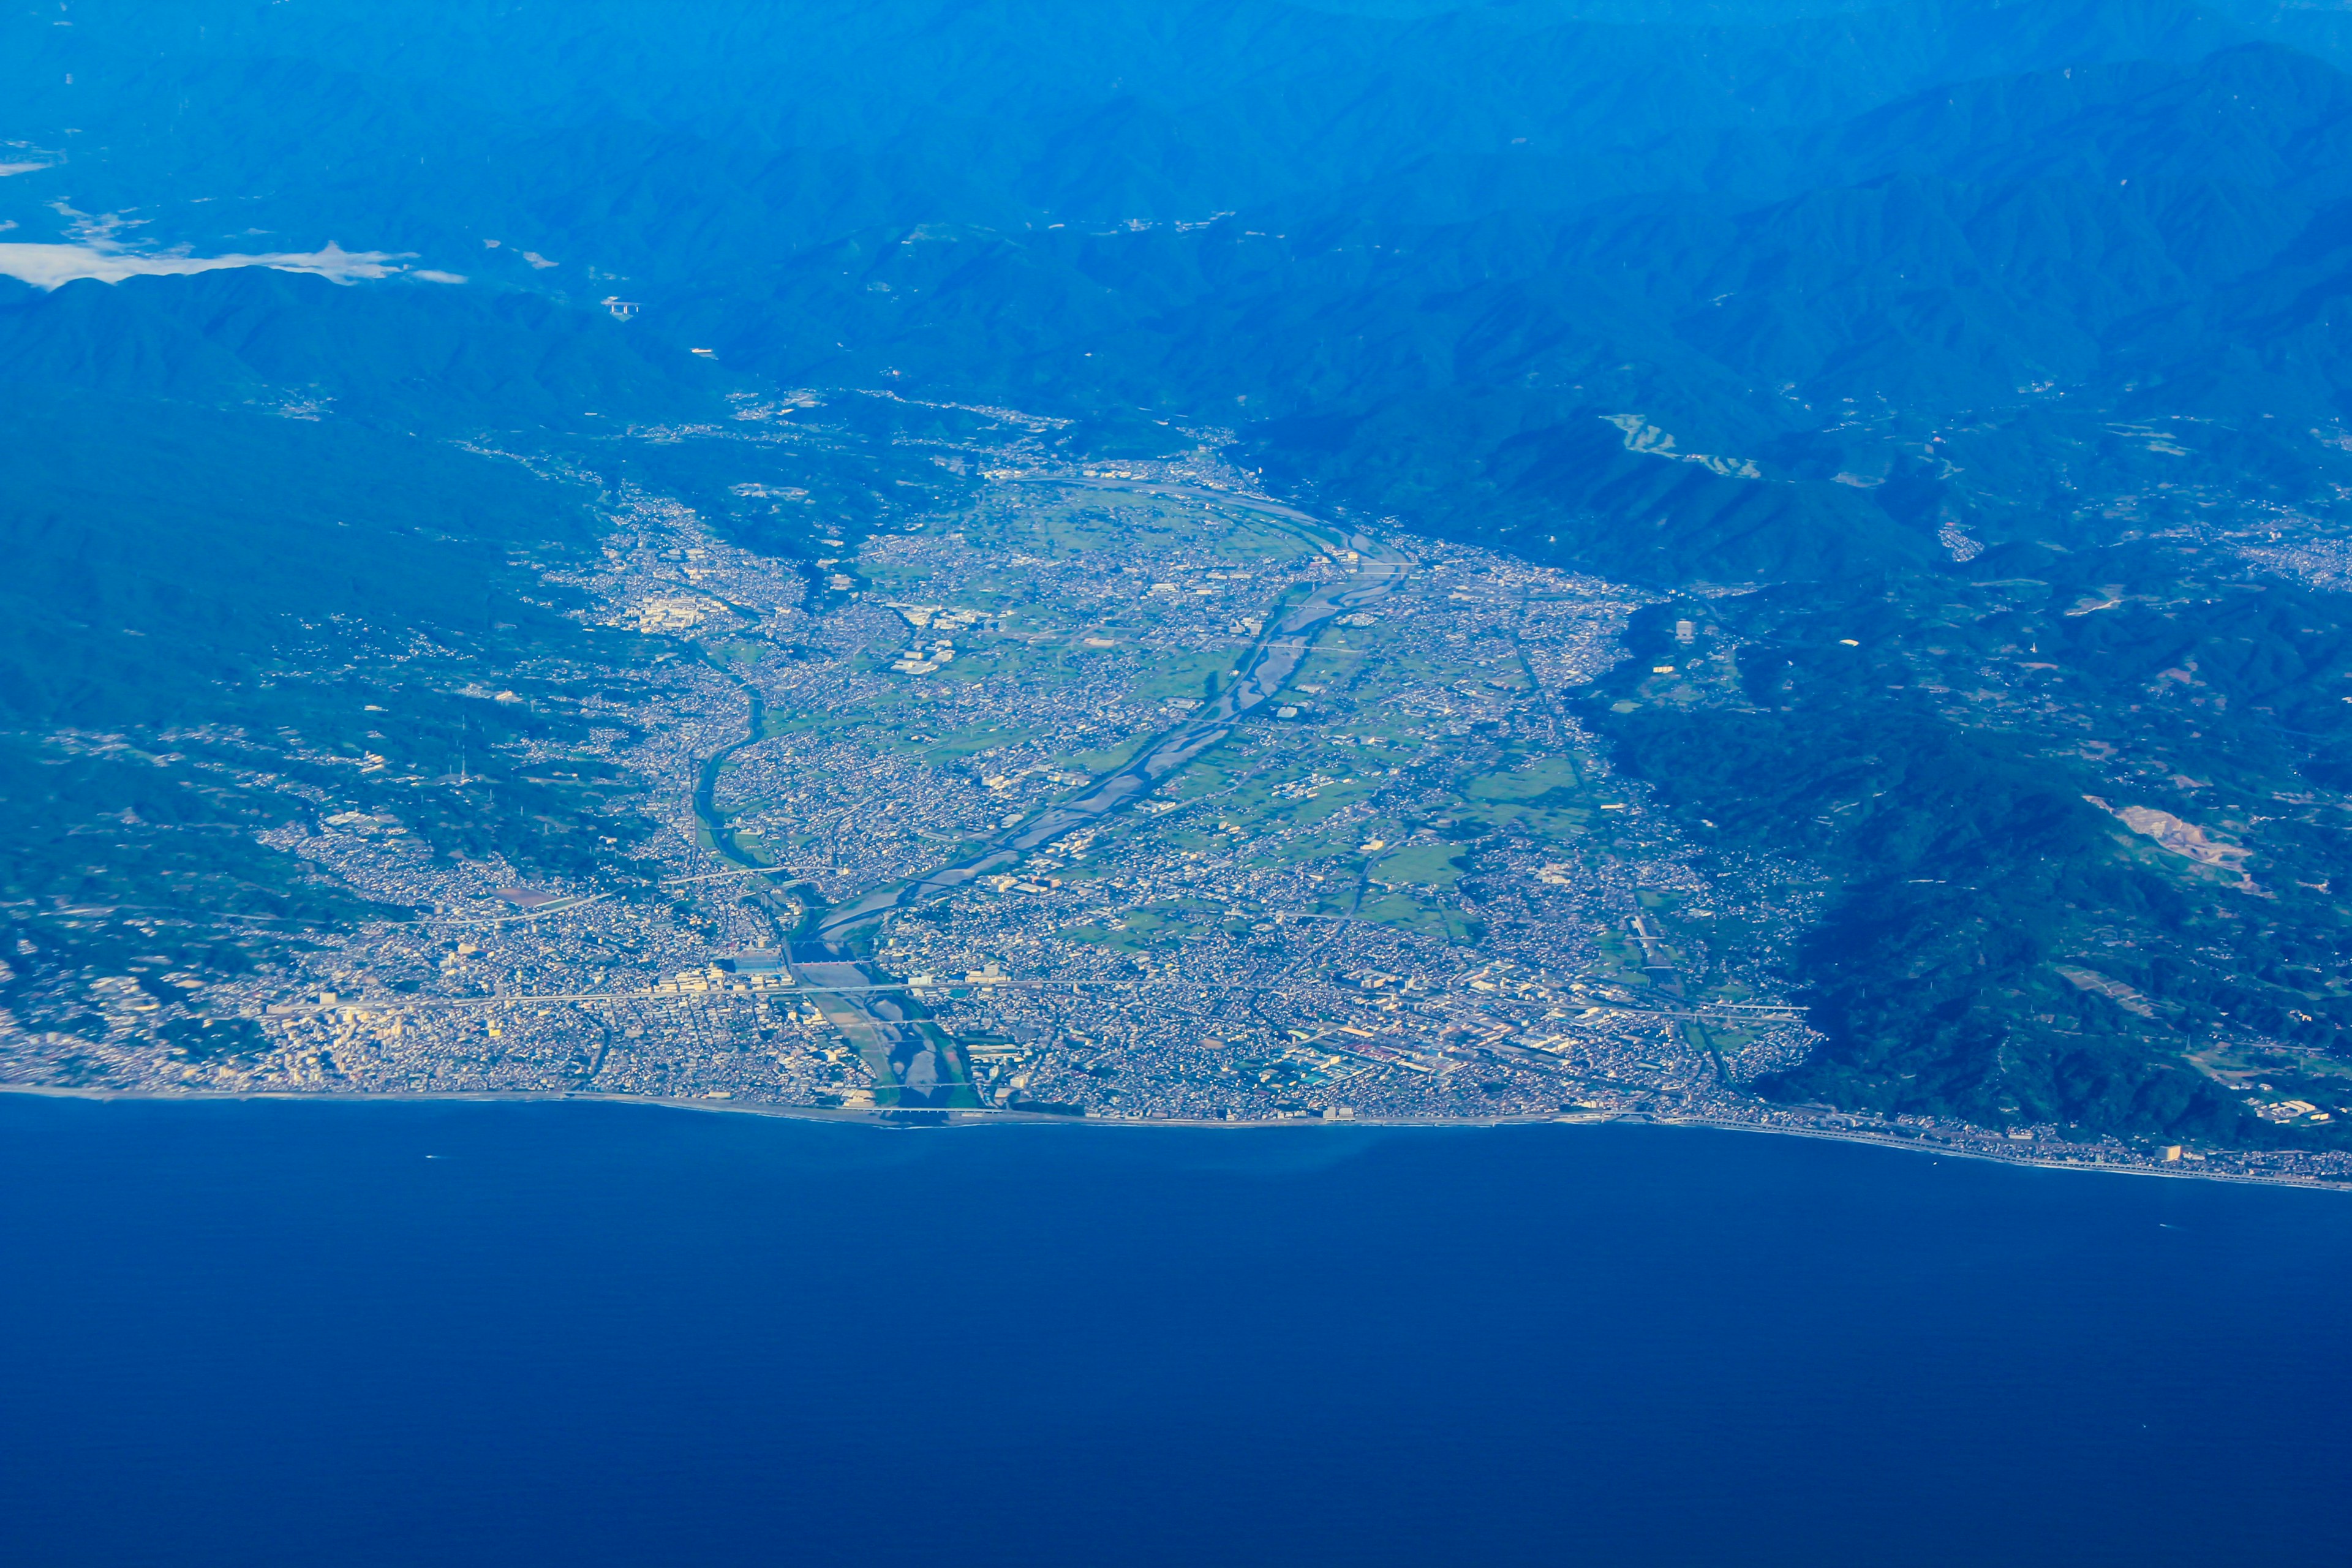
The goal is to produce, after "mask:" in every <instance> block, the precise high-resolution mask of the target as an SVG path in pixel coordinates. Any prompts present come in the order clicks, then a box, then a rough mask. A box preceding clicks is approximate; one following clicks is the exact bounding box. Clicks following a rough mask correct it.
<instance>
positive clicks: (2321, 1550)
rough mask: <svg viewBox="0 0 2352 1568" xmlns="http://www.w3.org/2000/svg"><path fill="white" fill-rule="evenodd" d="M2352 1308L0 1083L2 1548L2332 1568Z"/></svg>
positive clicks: (2192, 1187) (897, 1143) (2256, 1237)
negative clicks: (43, 1090)
mask: <svg viewBox="0 0 2352 1568" xmlns="http://www.w3.org/2000/svg"><path fill="white" fill-rule="evenodd" d="M2347 1300H2352V1199H2347V1198H2346V1197H2344V1196H2341V1195H2336V1194H2324V1193H2316V1192H2306V1191H2296V1190H2279V1189H2263V1188H2252V1187H2231V1186H2222V1185H2217V1184H2200V1183H2195V1182H2187V1181H2162V1180H2150V1179H2134V1178H2125V1177H2116V1176H2099V1175H2092V1174H2087V1173H2061V1172H2048V1171H2036V1170H2028V1169H2017V1168H2009V1167H2002V1166H1996V1165H1990V1164H1982V1163H1965V1162H1957V1161H1951V1160H1941V1161H1938V1160H1933V1159H1930V1158H1927V1157H1925V1156H1919V1155H1912V1154H1906V1153H1902V1152H1890V1151H1884V1150H1879V1149H1874V1148H1866V1147H1857V1146H1849V1145H1843V1144H1836V1143H1828V1142H1807V1141H1802V1140H1798V1139H1791V1138H1774V1137H1759V1136H1744V1135H1738V1134H1729V1133H1714V1132H1703V1131H1685V1130H1675V1129H1662V1128H1644V1127H1631V1126H1628V1127H1564V1126H1562V1127H1519V1128H1509V1129H1499V1130H1474V1129H1457V1130H1444V1131H1438V1130H1431V1131H1393V1130H1381V1129H1374V1128H1361V1129H1330V1128H1322V1127H1315V1128H1305V1127H1301V1128H1290V1129H1253V1130H1243V1131H1230V1132H1220V1131H1177V1130H1151V1129H1124V1128H1123V1129H1108V1128H1106V1129H1088V1128H1083V1127H1071V1128H1066V1129H1064V1128H1054V1127H1022V1128H975V1129H968V1130H967V1129H952V1130H919V1131H897V1130H881V1129H874V1128H866V1127H848V1126H832V1125H813V1124H807V1123H799V1122H792V1121H771V1120H763V1119H759V1118H754V1117H750V1116H740V1115H720V1114H698V1113H693V1112H688V1111H680V1110H666V1109H660V1108H650V1107H648V1108H628V1107H616V1106H610V1105H584V1104H554V1103H544V1104H530V1103H519V1104H513V1105H488V1104H449V1105H440V1106H428V1105H418V1104H376V1105H364V1104H362V1105H354V1104H333V1103H320V1104H301V1103H284V1102H279V1103H215V1104H172V1103H135V1102H124V1103H93V1102H86V1101H77V1100H40V1099H31V1098H25V1097H0V1343H5V1346H6V1350H7V1359H8V1367H9V1371H8V1373H7V1375H6V1377H5V1379H0V1557H5V1560H6V1561H8V1562H10V1563H23V1564H27V1565H33V1564H38V1565H40V1568H79V1565H84V1564H87V1565H90V1568H100V1565H103V1568H137V1565H144V1564H155V1565H158V1568H162V1565H170V1568H208V1565H213V1564H219V1565H222V1568H230V1565H235V1568H262V1565H278V1564H288V1565H292V1564H303V1565H326V1564H354V1565H357V1564H366V1565H371V1568H373V1565H379V1564H381V1565H387V1568H389V1565H394V1564H400V1565H407V1564H436V1565H441V1568H458V1565H471V1564H492V1563H495V1564H501V1565H508V1568H511V1565H514V1564H536V1563H550V1564H564V1565H567V1568H590V1565H604V1564H614V1565H618V1564H633V1565H634V1564H655V1563H659V1564H694V1565H698V1568H720V1565H731V1564H752V1563H761V1564H766V1563H793V1564H829V1563H859V1564H876V1563H1006V1564H1014V1563H1018V1564H1027V1565H1034V1564H1063V1563H1068V1564H1079V1563H1085V1564H1095V1563H1133V1564H1159V1563H1167V1564H1179V1563H1181V1564H1199V1563H1356V1564H1374V1563H1399V1564H1403V1563H1412V1564H1429V1563H1480V1564H1503V1563H1612V1564H1613V1563H1637V1564H1682V1563H1689V1564H1701V1563H1705V1564H1721V1563H1773V1564H1778V1563H1787V1564H1807V1565H1809V1568H1820V1565H1823V1564H1849V1563H1851V1564H1864V1563H1869V1564H1878V1563H1905V1564H1919V1565H1927V1564H1945V1563H1950V1564H1963V1563H1966V1564H1980V1563H1988V1562H1998V1563H2012V1564H2016V1563H2022V1564H2038V1563H2065V1564H2070V1565H2073V1568H2083V1565H2087V1564H2104V1563H2117V1564H2122V1563H2129V1564H2133V1565H2134V1568H2151V1565H2158V1564H2169V1563H2183V1564H2186V1563H2200V1564H2210V1563H2286V1562H2302V1563H2317V1562H2326V1561H2336V1562H2340V1561H2344V1560H2345V1557H2346V1553H2347V1549H2346V1546H2345V1539H2344V1535H2343V1523H2342V1519H2341V1502H2342V1499H2343V1495H2344V1492H2343V1486H2344V1481H2345V1478H2346V1477H2347V1476H2352V1313H2347Z"/></svg>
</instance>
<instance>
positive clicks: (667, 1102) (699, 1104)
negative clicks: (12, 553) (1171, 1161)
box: [0, 1084, 2352, 1194]
mask: <svg viewBox="0 0 2352 1568" xmlns="http://www.w3.org/2000/svg"><path fill="white" fill-rule="evenodd" d="M0 1094H9V1095H24V1096H28V1097H31V1098H36V1099H47V1100H129V1101H154V1102H157V1103H171V1104H185V1105H194V1104H203V1103H206V1102H212V1103H224V1104H226V1103H237V1102H245V1101H254V1100H275V1101H288V1102H294V1103H314V1104H315V1103H326V1104H334V1105H373V1104H396V1105H514V1104H581V1105H613V1106H648V1107H655V1108H658V1109H662V1110H696V1111H705V1112H710V1113H716V1114H721V1115H738V1116H761V1117H768V1118H772V1119H774V1120H780V1121H814V1122H827V1123H832V1124H835V1125H841V1126H861V1125H862V1126H868V1127H873V1128H877V1129H880V1130H884V1131H917V1130H932V1131H937V1130H941V1129H947V1128H958V1127H966V1128H969V1127H991V1126H994V1127H1011V1126H1031V1127H1094V1128H1113V1127H1118V1128H1185V1129H1192V1130H1203V1129H1215V1130H1218V1131H1244V1130H1253V1131H1263V1130H1273V1129H1280V1128H1317V1129H1337V1128H1354V1127H1378V1128H1387V1129H1392V1130H1412V1129H1429V1130H1437V1129H1444V1128H1497V1127H1537V1126H1572V1127H1597V1126H1603V1125H1611V1124H1622V1125H1633V1126H1649V1127H1669V1128H1703V1129H1706V1130H1708V1131H1717V1132H1747V1133H1765V1134H1773V1135H1778V1136H1781V1137H1792V1138H1811V1139H1815V1140H1818V1141H1820V1142H1834V1143H1861V1144H1867V1145H1870V1146H1873V1147H1875V1148H1881V1149H1892V1150H1897V1151H1900V1152H1905V1153H1911V1154H1927V1155H1930V1156H1933V1157H1935V1158H1937V1159H1942V1158H1947V1157H1948V1158H1952V1159H1963V1160H1977V1161H1981V1162H1983V1163H1986V1164H1992V1165H2021V1166H2028V1167H2032V1168H2034V1169H2038V1170H2045V1171H2072V1172H2078V1173H2083V1174H2086V1175H2109V1176H2154V1177H2158V1178H2161V1179H2165V1180H2171V1181H2191V1182H2221V1183H2227V1184H2235V1185H2241V1186H2263V1187H2294V1188H2300V1189H2304V1190H2306V1191H2316V1192H2330V1193H2347V1194H2352V1174H2347V1175H2345V1176H2341V1177H2336V1178H2329V1177H2326V1176H2317V1175H2307V1174H2303V1173H2294V1172H2262V1171H2245V1170H2232V1169H2221V1170H2213V1169H2210V1168H2199V1167H2204V1166H2210V1159H2208V1160H2205V1161H2200V1162H2197V1163H2196V1164H2195V1165H2194V1166H2192V1165H2191V1164H2189V1163H2187V1162H2179V1163H2175V1162H2169V1161H2168V1162H2163V1163H2149V1162H2127V1161H2121V1160H2114V1161H2108V1160H2098V1159H2093V1158H2088V1157H2083V1156H2087V1155H2089V1154H2090V1153H2092V1152H2094V1151H2093V1150H2092V1149H2091V1147H2090V1146H2089V1145H2084V1144H2070V1145H2067V1146H2066V1147H2067V1148H2069V1149H2070V1150H2074V1151H2079V1152H2080V1155H2079V1156H2078V1155H2069V1156H2060V1155H2056V1154H2048V1155H2041V1156H2036V1155H2035V1154H2033V1153H2030V1152H2025V1151H2024V1150H2020V1151H2019V1152H2016V1153H2011V1152H2007V1151H2005V1150H1998V1149H1986V1148H1974V1147H1967V1146H1961V1145H1955V1144H1944V1143H1936V1142H1927V1140H1925V1139H1923V1138H1917V1137H1908V1138H1906V1137H1901V1136H1898V1135H1896V1134H1894V1133H1886V1132H1878V1131H1872V1130H1870V1129H1867V1128H1847V1127H1827V1126H1805V1125H1764V1124H1760V1123H1757V1122H1751V1121H1737V1120H1733V1119H1729V1118H1724V1117H1712V1116H1671V1115H1661V1114H1658V1113H1656V1112H1653V1111H1625V1112H1615V1111H1583V1112H1574V1113H1563V1112H1557V1111H1555V1112H1551V1113H1549V1114H1536V1115H1525V1116H1479V1117H1468V1116H1448V1117H1437V1116H1432V1117H1373V1116H1365V1117H1349V1118H1345V1119H1338V1120H1331V1121H1326V1120H1323V1119H1321V1118H1317V1117H1286V1118H1280V1119H1276V1118H1262V1119H1257V1120H1252V1121H1223V1120H1210V1119H1207V1118H1183V1117H1172V1116H1160V1117H1118V1116H1100V1117H1096V1116H1064V1115H1057V1114H1054V1113H1050V1112H1045V1111H1029V1110H1000V1109H996V1108H992V1107H982V1108H968V1109H961V1110H923V1109H914V1110H880V1109H876V1110H868V1109H864V1108H859V1109H855V1110H850V1109H842V1108H835V1107H830V1106H822V1105H783V1104H778V1103H775V1102H773V1101H758V1100H705V1099H666V1098H662V1097H659V1096H654V1095H641V1094H580V1093H573V1092H569V1091H554V1092H550V1091H544V1090H541V1091H524V1090H518V1091H515V1092H512V1093H448V1094H399V1093H383V1094H343V1093H336V1092H332V1091H324V1092H315V1093H314V1092H304V1091H289V1090H279V1089H256V1090H240V1091H236V1092H219V1091H200V1092H194V1093H169V1092H158V1091H155V1090H152V1089H97V1088H78V1087H70V1086H59V1085H45V1084H0Z"/></svg>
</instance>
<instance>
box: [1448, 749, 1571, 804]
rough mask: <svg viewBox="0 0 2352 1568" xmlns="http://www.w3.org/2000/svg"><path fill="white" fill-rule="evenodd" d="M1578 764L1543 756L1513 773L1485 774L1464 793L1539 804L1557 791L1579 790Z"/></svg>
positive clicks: (1496, 799)
mask: <svg viewBox="0 0 2352 1568" xmlns="http://www.w3.org/2000/svg"><path fill="white" fill-rule="evenodd" d="M1582 787H1583V786H1582V782H1581V781H1580V779H1579V778H1578V776H1577V771H1576V763H1574V762H1572V761H1571V760H1570V759H1569V758H1567V757H1543V758H1540V759H1538V761H1536V762H1535V763H1531V764H1529V765H1528V766H1527V767H1524V768H1517V769H1514V770H1513V771H1511V772H1509V773H1482V774H1480V775H1479V776H1478V777H1476V778H1475V779H1472V780H1471V781H1470V783H1469V784H1468V785H1467V787H1465V789H1464V791H1463V793H1464V794H1465V795H1468V796H1469V797H1470V798H1471V799H1473V800H1495V801H1504V800H1508V801H1535V800H1541V799H1542V798H1543V797H1544V796H1546V795H1550V794H1551V793H1552V792H1553V791H1554V790H1579V789H1581V788H1582Z"/></svg>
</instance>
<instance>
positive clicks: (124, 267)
mask: <svg viewBox="0 0 2352 1568" xmlns="http://www.w3.org/2000/svg"><path fill="white" fill-rule="evenodd" d="M411 254H414V253H413V252H407V251H402V252H398V253H395V252H393V251H387V250H345V249H344V248H343V247H341V246H340V245H336V244H334V243H333V242H332V241H330V242H329V243H328V245H327V247H326V248H325V249H324V250H312V251H295V252H283V251H281V252H274V253H271V254H268V255H263V256H234V255H233V256H140V255H134V254H132V253H131V252H130V251H126V250H121V249H117V248H115V247H111V246H108V245H89V244H84V245H0V277H5V278H16V279H22V280H24V281H25V282H26V283H30V284H32V285H34V286H35V287H36V288H40V289H56V288H58V287H60V286H62V285H64V284H67V283H71V282H73V281H75V280H76V279H82V278H95V279H98V280H99V281H100V282H101V283H120V282H121V281H122V280H123V279H125V278H152V277H160V276H172V275H179V274H184V273H190V272H218V271H221V270H223V269H225V268H235V267H268V268H274V269H276V270H278V271H279V272H308V273H310V274H312V275H313V276H316V277H320V278H326V279H332V280H333V281H335V282H337V283H350V282H354V281H356V280H357V279H362V278H389V277H391V276H392V275H393V274H394V273H395V272H404V271H406V270H408V269H407V268H404V267H402V266H400V265H398V264H399V263H400V262H401V261H402V260H404V259H405V258H406V257H408V256H409V255H411ZM422 276H425V277H430V278H432V279H433V280H434V281H435V282H436V283H439V282H449V281H453V280H454V281H459V282H462V281H463V279H459V278H457V274H455V273H449V272H444V273H437V274H436V273H426V274H422Z"/></svg>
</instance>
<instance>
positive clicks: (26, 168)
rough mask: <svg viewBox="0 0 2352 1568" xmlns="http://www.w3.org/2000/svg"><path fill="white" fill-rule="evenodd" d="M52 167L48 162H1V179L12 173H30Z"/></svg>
mask: <svg viewBox="0 0 2352 1568" xmlns="http://www.w3.org/2000/svg"><path fill="white" fill-rule="evenodd" d="M49 167H51V165H50V164H47V163H0V180H5V179H6V178H7V177H8V176H9V175H11V174H36V173H37V172H39V171H40V170H43V169H47V168H49Z"/></svg>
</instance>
